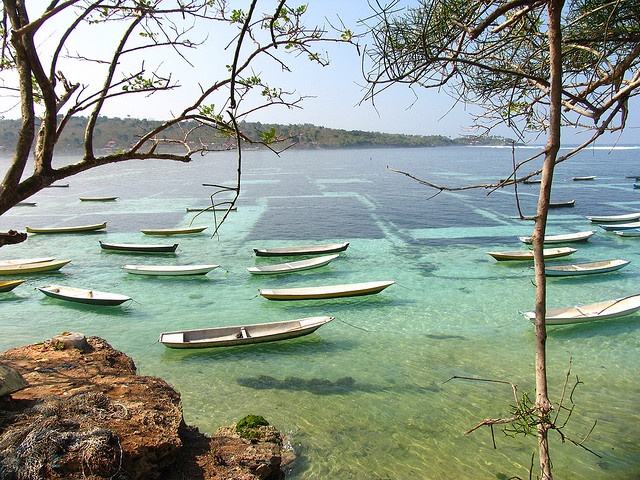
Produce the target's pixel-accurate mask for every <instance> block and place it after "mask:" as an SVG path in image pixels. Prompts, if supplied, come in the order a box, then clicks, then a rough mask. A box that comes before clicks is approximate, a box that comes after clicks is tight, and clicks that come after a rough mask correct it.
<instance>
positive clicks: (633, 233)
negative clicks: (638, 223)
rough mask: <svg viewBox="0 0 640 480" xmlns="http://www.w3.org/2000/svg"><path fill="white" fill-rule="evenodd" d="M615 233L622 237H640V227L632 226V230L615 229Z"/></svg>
mask: <svg viewBox="0 0 640 480" xmlns="http://www.w3.org/2000/svg"><path fill="white" fill-rule="evenodd" d="M613 233H615V234H616V235H620V236H621V237H640V228H632V229H630V230H614V231H613Z"/></svg>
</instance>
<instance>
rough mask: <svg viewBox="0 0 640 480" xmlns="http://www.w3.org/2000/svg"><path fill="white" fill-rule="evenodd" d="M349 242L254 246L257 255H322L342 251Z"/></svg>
mask: <svg viewBox="0 0 640 480" xmlns="http://www.w3.org/2000/svg"><path fill="white" fill-rule="evenodd" d="M348 246H349V242H344V243H325V244H323V245H298V246H291V247H275V248H254V249H253V251H254V253H255V254H256V256H258V257H292V256H297V255H324V254H327V253H338V252H344V251H345V250H346V249H347V247H348Z"/></svg>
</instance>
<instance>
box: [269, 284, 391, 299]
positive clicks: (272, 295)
mask: <svg viewBox="0 0 640 480" xmlns="http://www.w3.org/2000/svg"><path fill="white" fill-rule="evenodd" d="M394 283H396V282H394V281H383V282H365V283H351V284H346V285H326V286H321V287H298V288H275V289H265V288H262V289H259V290H258V293H259V294H260V295H262V296H263V297H264V298H266V299H269V300H317V299H323V298H340V297H356V296H362V295H373V294H376V293H380V292H381V291H382V290H384V289H385V288H387V287H388V286H390V285H393V284H394Z"/></svg>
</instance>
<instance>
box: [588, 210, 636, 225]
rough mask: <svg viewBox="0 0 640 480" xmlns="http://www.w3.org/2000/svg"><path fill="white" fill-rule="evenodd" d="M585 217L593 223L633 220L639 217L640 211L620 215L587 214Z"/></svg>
mask: <svg viewBox="0 0 640 480" xmlns="http://www.w3.org/2000/svg"><path fill="white" fill-rule="evenodd" d="M587 219H588V220H590V221H591V222H593V223H616V222H633V221H634V220H638V219H640V212H636V213H625V214H622V215H587Z"/></svg>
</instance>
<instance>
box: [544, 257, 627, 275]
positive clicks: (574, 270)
mask: <svg viewBox="0 0 640 480" xmlns="http://www.w3.org/2000/svg"><path fill="white" fill-rule="evenodd" d="M629 263H631V262H629V261H628V260H621V259H619V258H616V259H614V260H600V261H597V262H585V263H573V264H567V265H547V266H545V269H544V273H545V274H546V275H547V276H548V277H562V276H574V275H590V274H595V273H608V272H613V271H615V270H620V269H621V268H624V267H626V266H627V265H629Z"/></svg>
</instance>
